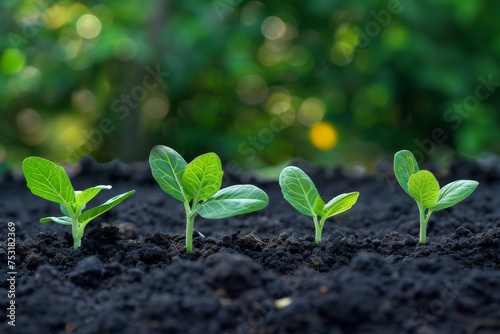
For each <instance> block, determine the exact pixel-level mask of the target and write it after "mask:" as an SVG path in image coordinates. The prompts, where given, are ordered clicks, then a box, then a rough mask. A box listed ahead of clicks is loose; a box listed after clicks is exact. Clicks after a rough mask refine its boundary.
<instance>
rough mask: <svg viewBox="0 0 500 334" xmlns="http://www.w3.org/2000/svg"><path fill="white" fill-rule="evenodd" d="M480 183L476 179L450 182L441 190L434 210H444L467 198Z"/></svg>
mask: <svg viewBox="0 0 500 334" xmlns="http://www.w3.org/2000/svg"><path fill="white" fill-rule="evenodd" d="M478 185H479V183H478V182H476V181H471V180H459V181H455V182H451V183H448V184H447V185H445V186H444V187H443V188H442V189H441V190H440V191H439V198H438V201H437V203H436V205H434V206H433V207H432V208H430V209H431V210H432V211H438V210H443V209H446V208H449V207H450V206H453V205H455V204H457V203H458V202H461V201H463V200H464V199H466V198H467V197H468V196H469V195H470V194H472V192H473V191H474V190H475V189H476V188H477V186H478Z"/></svg>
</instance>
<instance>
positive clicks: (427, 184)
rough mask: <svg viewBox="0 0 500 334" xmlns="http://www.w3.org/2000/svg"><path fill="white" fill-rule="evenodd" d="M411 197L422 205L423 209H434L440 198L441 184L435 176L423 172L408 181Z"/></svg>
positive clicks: (417, 173)
mask: <svg viewBox="0 0 500 334" xmlns="http://www.w3.org/2000/svg"><path fill="white" fill-rule="evenodd" d="M408 190H409V192H410V196H411V197H412V198H413V199H414V200H415V201H416V202H417V203H419V204H420V206H421V207H422V208H423V209H428V208H432V207H433V206H434V205H435V204H436V202H437V201H438V197H439V183H438V181H437V180H436V178H435V177H434V175H433V174H432V173H431V172H429V171H427V170H421V171H418V172H416V173H415V174H413V175H412V176H410V179H409V181H408Z"/></svg>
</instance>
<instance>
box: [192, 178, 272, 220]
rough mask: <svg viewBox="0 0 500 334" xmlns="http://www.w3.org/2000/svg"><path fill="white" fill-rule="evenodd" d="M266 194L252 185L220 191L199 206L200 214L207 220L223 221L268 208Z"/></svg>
mask: <svg viewBox="0 0 500 334" xmlns="http://www.w3.org/2000/svg"><path fill="white" fill-rule="evenodd" d="M268 203H269V198H268V197H267V195H266V193H265V192H264V191H262V190H261V189H259V188H257V187H256V186H253V185H250V184H244V185H237V186H231V187H227V188H224V189H222V190H220V191H218V192H217V193H216V194H215V195H214V196H213V197H211V198H209V199H208V200H206V201H205V202H203V203H201V204H200V205H198V213H199V214H200V216H202V217H203V218H207V219H222V218H228V217H232V216H236V215H241V214H244V213H249V212H254V211H258V210H261V209H263V208H265V207H266V205H267V204H268Z"/></svg>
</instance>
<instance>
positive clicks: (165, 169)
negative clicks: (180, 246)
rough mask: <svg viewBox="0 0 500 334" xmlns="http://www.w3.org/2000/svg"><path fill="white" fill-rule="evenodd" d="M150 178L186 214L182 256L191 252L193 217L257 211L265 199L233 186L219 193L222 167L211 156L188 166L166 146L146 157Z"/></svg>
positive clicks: (247, 187)
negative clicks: (151, 176)
mask: <svg viewBox="0 0 500 334" xmlns="http://www.w3.org/2000/svg"><path fill="white" fill-rule="evenodd" d="M149 164H150V165H151V171H152V173H153V177H154V179H155V180H156V182H158V184H159V185H160V187H161V189H162V190H163V191H164V192H166V193H167V194H169V195H170V196H172V197H173V198H175V199H177V200H178V201H181V202H182V203H183V204H184V209H185V211H186V253H187V254H189V253H191V251H192V249H193V229H194V218H195V217H196V215H197V214H199V215H200V216H202V217H203V218H207V219H223V218H228V217H232V216H235V215H240V214H244V213H249V212H253V211H257V210H261V209H263V208H264V207H266V206H267V204H268V202H269V198H268V197H267V195H266V193H265V192H264V191H262V190H261V189H259V188H257V187H256V186H253V185H249V184H245V185H235V186H230V187H227V188H224V189H222V190H220V188H221V185H222V175H223V173H224V172H223V171H222V165H221V161H220V159H219V157H218V156H217V154H215V153H207V154H203V155H200V156H199V157H197V158H195V159H194V160H193V161H191V162H190V163H189V164H188V163H186V161H185V160H184V158H183V157H182V156H181V155H180V154H179V153H177V152H176V151H174V150H173V149H171V148H170V147H166V146H161V145H158V146H155V147H154V148H153V149H152V150H151V154H150V156H149Z"/></svg>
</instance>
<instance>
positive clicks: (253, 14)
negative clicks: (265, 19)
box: [241, 1, 265, 26]
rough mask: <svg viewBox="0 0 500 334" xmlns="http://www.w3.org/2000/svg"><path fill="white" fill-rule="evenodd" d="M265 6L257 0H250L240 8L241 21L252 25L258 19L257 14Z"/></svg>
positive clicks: (260, 12)
mask: <svg viewBox="0 0 500 334" xmlns="http://www.w3.org/2000/svg"><path fill="white" fill-rule="evenodd" d="M264 9H265V6H264V4H263V3H262V2H259V1H250V2H249V3H247V4H246V5H245V7H243V9H242V10H241V22H243V23H244V24H246V25H247V26H253V25H254V24H256V23H257V22H258V21H259V16H260V15H262V13H263V12H264Z"/></svg>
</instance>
